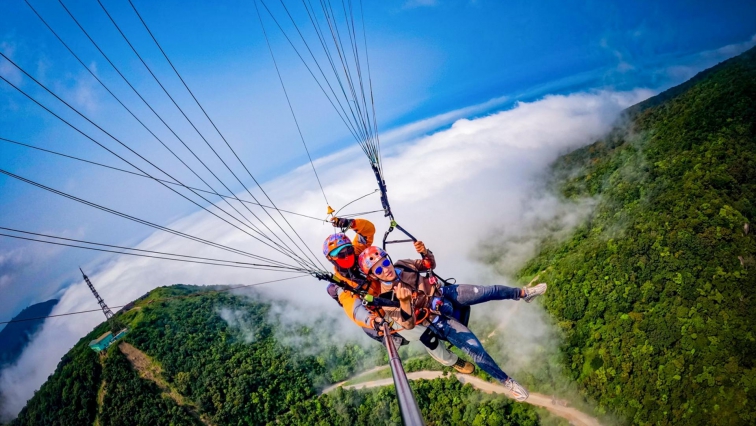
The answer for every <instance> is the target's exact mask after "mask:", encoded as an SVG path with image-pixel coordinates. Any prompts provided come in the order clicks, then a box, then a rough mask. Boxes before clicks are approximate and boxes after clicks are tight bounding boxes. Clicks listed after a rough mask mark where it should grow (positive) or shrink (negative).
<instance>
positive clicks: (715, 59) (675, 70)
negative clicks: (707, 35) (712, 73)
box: [663, 34, 756, 82]
mask: <svg viewBox="0 0 756 426" xmlns="http://www.w3.org/2000/svg"><path fill="white" fill-rule="evenodd" d="M754 46H756V34H754V35H752V36H751V38H750V39H748V40H746V41H743V42H740V43H733V44H728V45H726V46H722V47H719V48H717V49H712V50H706V51H703V52H698V53H695V54H692V55H688V56H685V57H682V58H680V59H678V60H677V61H676V62H677V63H675V64H674V65H671V66H668V67H665V68H664V69H663V72H664V73H666V74H667V75H668V76H669V77H672V78H673V79H675V80H677V81H681V82H682V81H685V80H689V79H690V78H691V77H693V76H694V75H696V74H697V73H699V72H700V71H702V70H705V69H708V68H711V67H713V66H714V65H716V64H718V63H720V62H722V61H725V60H727V59H729V58H732V57H734V56H737V55H740V54H741V53H743V52H745V51H746V50H748V49H750V48H752V47H754Z"/></svg>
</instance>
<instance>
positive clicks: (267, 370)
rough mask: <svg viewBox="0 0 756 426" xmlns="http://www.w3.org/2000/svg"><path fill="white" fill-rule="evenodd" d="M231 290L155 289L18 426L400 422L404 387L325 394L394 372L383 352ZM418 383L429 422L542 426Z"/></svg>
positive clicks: (446, 383)
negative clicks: (379, 372)
mask: <svg viewBox="0 0 756 426" xmlns="http://www.w3.org/2000/svg"><path fill="white" fill-rule="evenodd" d="M220 290H221V291H208V290H207V289H206V288H202V287H192V286H183V285H178V286H171V287H162V288H159V289H156V290H154V291H152V292H150V293H148V294H147V295H145V296H144V297H142V298H141V299H140V300H138V301H136V302H135V303H134V305H133V307H131V309H130V310H128V311H127V312H125V313H119V314H117V317H118V319H119V320H120V321H121V322H123V323H124V324H126V325H127V326H128V327H129V329H130V330H129V332H128V333H127V334H126V336H125V337H124V338H123V339H121V340H119V341H117V342H116V343H114V344H113V345H111V346H110V347H109V348H108V349H107V350H106V351H105V352H103V353H102V355H98V354H96V353H95V352H94V351H92V350H91V349H90V348H89V347H88V343H89V342H90V341H91V340H92V339H94V338H96V337H97V336H99V335H101V334H102V333H103V332H105V331H107V325H106V324H101V325H100V326H98V327H97V328H96V329H95V330H93V331H92V332H91V333H90V334H89V335H87V336H86V337H84V338H83V339H82V340H81V341H79V343H77V344H76V346H75V347H74V348H73V349H72V350H71V351H70V352H69V353H68V354H66V355H65V356H64V357H63V359H62V360H61V362H60V364H59V365H58V367H57V369H56V371H55V373H54V374H53V375H51V376H50V378H49V379H48V381H47V382H46V383H45V384H44V385H42V387H41V389H40V390H39V391H38V392H36V393H35V395H34V397H33V398H31V400H29V402H28V403H27V406H26V407H25V408H24V409H23V410H22V411H21V413H20V414H19V415H18V418H17V419H15V420H14V421H13V422H11V425H14V426H16V425H29V426H31V425H35V426H37V425H61V426H62V425H92V424H96V425H100V426H105V425H150V426H152V425H248V424H249V425H264V424H271V425H272V424H286V425H303V426H304V425H308V426H309V425H314V424H322V425H330V424H337V425H351V424H357V423H360V424H394V425H399V424H401V418H400V413H399V407H398V405H397V402H396V397H395V395H394V394H393V388H384V389H379V390H377V391H354V390H352V391H349V390H346V391H344V390H338V391H336V392H333V393H329V394H326V395H322V396H319V395H318V391H319V389H320V388H322V387H324V386H325V385H328V384H331V383H335V382H338V381H342V380H345V379H346V378H348V377H349V376H351V375H352V374H353V373H354V372H355V371H357V369H358V368H361V367H362V366H363V364H375V363H384V364H385V363H386V359H385V355H384V350H383V348H382V346H381V345H378V344H377V343H372V342H371V346H370V347H371V349H372V350H365V349H364V348H363V347H362V346H360V345H357V344H355V343H352V342H349V341H346V342H345V341H344V340H343V338H341V337H339V336H333V335H332V333H331V332H330V329H329V326H331V325H332V324H331V323H330V322H329V321H327V320H326V319H313V320H310V321H309V322H308V323H307V324H291V323H290V322H289V321H287V320H286V318H282V317H281V315H286V312H287V311H286V309H287V307H286V305H285V304H281V302H276V303H272V302H270V301H265V300H262V299H259V298H257V297H255V296H254V295H253V296H249V295H247V296H237V295H232V294H229V293H227V292H225V291H224V289H222V288H221V289H220ZM334 307H335V305H334ZM288 312H291V309H289V311H288ZM413 386H414V387H415V390H416V393H417V395H418V400H419V403H420V406H421V408H422V410H423V413H424V414H425V415H426V416H428V418H429V419H435V418H448V419H452V418H453V419H456V420H457V421H455V422H454V423H455V424H497V425H515V424H520V425H533V426H535V425H539V424H541V421H540V415H539V414H538V413H537V412H536V411H535V409H534V408H532V407H530V406H527V405H522V404H515V403H513V402H512V401H511V400H509V399H507V398H506V397H504V396H488V395H485V394H482V393H480V392H477V391H474V390H473V389H472V388H471V387H470V386H464V387H463V386H462V385H461V384H460V383H459V382H458V381H457V380H455V379H436V380H432V381H427V382H422V383H414V382H413ZM486 420H488V421H489V422H488V423H482V422H484V421H486ZM441 423H442V422H439V424H441ZM445 424H448V422H446V423H445ZM549 424H554V423H553V422H551V423H549Z"/></svg>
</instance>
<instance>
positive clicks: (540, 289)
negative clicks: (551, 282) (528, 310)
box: [522, 283, 547, 303]
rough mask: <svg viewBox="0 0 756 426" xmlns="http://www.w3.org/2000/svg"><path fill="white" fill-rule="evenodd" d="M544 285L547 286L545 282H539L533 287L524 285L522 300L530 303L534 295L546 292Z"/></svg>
mask: <svg viewBox="0 0 756 426" xmlns="http://www.w3.org/2000/svg"><path fill="white" fill-rule="evenodd" d="M546 287H547V286H546V283H540V284H538V285H535V286H533V287H526V288H525V297H523V298H522V300H524V301H525V302H527V303H530V302H531V301H532V300H533V299H535V298H536V297H538V296H540V295H542V294H543V293H546Z"/></svg>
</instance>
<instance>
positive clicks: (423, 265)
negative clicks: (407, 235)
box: [409, 241, 436, 272]
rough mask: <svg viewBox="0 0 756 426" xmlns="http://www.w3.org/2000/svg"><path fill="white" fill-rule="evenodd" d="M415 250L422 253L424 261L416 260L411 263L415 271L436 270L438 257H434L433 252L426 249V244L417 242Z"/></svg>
mask: <svg viewBox="0 0 756 426" xmlns="http://www.w3.org/2000/svg"><path fill="white" fill-rule="evenodd" d="M415 250H416V251H417V252H418V253H420V255H421V256H423V258H422V259H414V260H410V261H409V262H411V263H412V265H413V266H414V267H415V269H417V270H418V271H421V272H424V271H428V270H431V269H435V268H436V257H435V256H434V255H433V252H432V251H430V250H428V248H427V247H425V244H423V242H422V241H415Z"/></svg>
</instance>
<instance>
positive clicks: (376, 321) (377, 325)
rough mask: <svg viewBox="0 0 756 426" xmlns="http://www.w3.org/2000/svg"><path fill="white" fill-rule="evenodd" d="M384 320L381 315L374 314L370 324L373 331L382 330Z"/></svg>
mask: <svg viewBox="0 0 756 426" xmlns="http://www.w3.org/2000/svg"><path fill="white" fill-rule="evenodd" d="M384 322H385V320H384V319H383V318H382V317H379V316H376V317H374V318H373V320H372V321H371V324H370V325H371V326H373V329H374V330H375V331H382V330H383V323H384Z"/></svg>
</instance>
